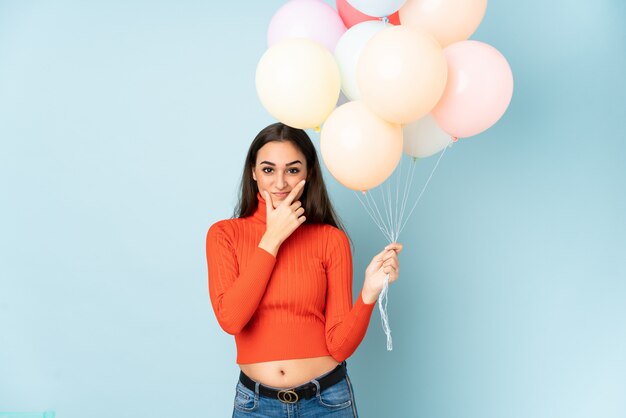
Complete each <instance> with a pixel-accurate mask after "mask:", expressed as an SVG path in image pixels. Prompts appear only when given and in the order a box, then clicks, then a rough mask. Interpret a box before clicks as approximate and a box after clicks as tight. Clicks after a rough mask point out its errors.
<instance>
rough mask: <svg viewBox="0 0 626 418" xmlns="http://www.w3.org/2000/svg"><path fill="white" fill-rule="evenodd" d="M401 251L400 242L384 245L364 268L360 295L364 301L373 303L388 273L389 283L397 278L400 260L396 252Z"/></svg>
mask: <svg viewBox="0 0 626 418" xmlns="http://www.w3.org/2000/svg"><path fill="white" fill-rule="evenodd" d="M400 251H402V244H399V243H396V242H394V243H392V244H389V245H387V246H386V247H385V249H384V250H383V251H381V252H380V253H378V254H376V255H375V256H374V258H372V261H371V262H370V264H369V266H367V269H365V281H364V282H363V290H362V291H361V297H362V298H363V302H365V303H374V302H376V299H378V295H380V292H381V291H382V290H383V286H384V284H385V277H386V276H387V274H389V283H390V284H391V283H393V282H395V281H396V280H397V279H398V274H399V273H400V262H399V261H398V254H399V253H400Z"/></svg>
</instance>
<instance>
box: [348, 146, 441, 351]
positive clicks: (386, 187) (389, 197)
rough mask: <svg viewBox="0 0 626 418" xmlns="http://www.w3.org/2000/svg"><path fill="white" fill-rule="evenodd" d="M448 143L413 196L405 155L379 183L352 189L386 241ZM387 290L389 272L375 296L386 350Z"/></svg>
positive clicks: (390, 346) (412, 204)
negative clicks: (379, 291)
mask: <svg viewBox="0 0 626 418" xmlns="http://www.w3.org/2000/svg"><path fill="white" fill-rule="evenodd" d="M450 145H452V142H450ZM450 145H448V147H449V146H450ZM448 147H445V148H444V149H443V150H442V151H441V152H440V153H439V158H438V159H437V162H436V163H435V165H434V166H433V169H432V170H431V172H430V175H429V176H428V178H427V180H426V182H425V183H424V185H423V186H422V189H421V191H420V193H419V194H418V195H417V197H415V195H414V194H412V190H413V187H412V186H413V179H414V177H415V167H416V165H417V160H418V159H417V158H416V157H405V156H403V157H402V158H401V159H400V163H399V164H398V167H396V169H395V171H394V172H393V174H392V175H391V176H390V177H389V178H388V179H387V180H385V182H384V183H382V184H381V185H380V186H377V187H376V188H374V189H372V190H369V191H366V192H359V191H355V192H354V193H355V196H356V197H357V199H358V200H359V202H361V204H362V205H363V207H364V208H365V210H366V211H367V213H368V214H369V216H370V217H371V218H372V220H373V221H374V223H375V224H376V226H377V227H378V229H380V232H381V233H382V234H383V235H384V236H385V238H386V239H387V240H388V241H389V243H393V242H397V241H398V237H399V236H400V233H401V232H402V230H403V229H404V227H405V226H406V224H407V222H408V220H409V218H410V217H411V214H412V213H413V211H414V210H415V208H416V207H417V204H418V203H419V201H420V199H421V198H422V195H423V194H424V192H425V191H426V188H427V187H428V183H430V179H431V178H432V177H433V174H434V173H435V170H437V166H439V162H440V161H441V158H442V157H443V155H444V154H445V152H446V149H447V148H448ZM405 158H410V159H411V162H410V165H409V167H408V168H406V169H404V171H403V168H402V160H403V159H405ZM388 293H389V274H387V276H386V277H385V282H384V285H383V290H382V291H381V293H380V295H379V296H378V309H379V311H380V319H381V323H382V326H383V331H384V332H385V335H386V336H387V351H391V350H393V340H392V338H391V328H390V327H389V315H388V314H387V303H388V301H389V298H388Z"/></svg>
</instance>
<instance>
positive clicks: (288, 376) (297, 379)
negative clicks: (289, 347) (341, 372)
mask: <svg viewBox="0 0 626 418" xmlns="http://www.w3.org/2000/svg"><path fill="white" fill-rule="evenodd" d="M338 364H339V363H338V362H337V360H335V359H334V358H332V357H331V356H324V357H313V358H304V359H293V360H277V361H267V362H263V363H251V364H240V365H239V367H240V368H241V371H243V372H244V373H245V374H246V375H248V376H249V377H250V378H252V379H253V380H256V381H257V382H260V383H262V384H264V385H267V386H273V387H276V388H291V387H295V386H299V385H301V384H303V383H306V382H308V381H310V380H312V379H315V378H316V377H318V376H321V375H323V374H324V373H327V372H329V371H331V370H332V369H334V368H335V367H337V365H338Z"/></svg>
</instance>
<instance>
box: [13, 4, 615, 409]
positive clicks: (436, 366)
mask: <svg viewBox="0 0 626 418" xmlns="http://www.w3.org/2000/svg"><path fill="white" fill-rule="evenodd" d="M216 3H218V2H207V1H185V2H175V1H165V0H162V1H139V0H135V1H121V0H118V1H112V2H99V3H96V2H90V3H88V2H79V1H71V0H60V1H56V2H44V1H29V0H25V1H24V0H22V1H18V0H1V1H0V215H1V216H0V235H1V239H0V411H7V410H13V411H37V410H39V411H43V410H45V409H54V410H56V411H57V416H58V417H59V418H83V417H87V416H88V417H91V418H104V417H110V416H116V417H144V416H145V417H147V416H152V417H171V416H174V417H198V418H200V417H208V416H215V417H222V416H229V415H230V411H231V402H232V398H233V395H234V390H233V387H234V384H235V381H236V377H237V366H236V365H235V347H234V342H233V341H232V337H230V336H228V335H226V334H224V333H223V332H222V331H221V330H220V328H219V326H218V325H217V323H216V320H215V318H214V316H213V313H212V310H211V306H210V302H209V299H208V295H207V284H206V266H205V259H204V238H205V232H206V230H207V229H208V227H209V226H210V225H211V224H212V223H213V222H215V221H216V220H218V219H222V218H225V217H228V216H229V215H230V213H231V212H232V207H233V205H234V202H235V190H236V186H237V183H238V178H239V175H240V169H241V164H242V161H243V156H244V153H245V150H246V149H247V144H248V143H249V141H250V139H251V138H252V137H253V136H254V135H255V134H256V132H257V131H258V130H259V129H260V128H261V127H263V126H265V125H266V124H268V123H271V122H272V119H271V117H270V116H269V115H268V114H267V113H266V112H265V110H264V109H263V108H262V107H261V105H260V103H259V101H258V99H257V97H256V93H255V86H254V72H255V68H256V63H257V61H258V59H259V58H260V56H261V55H262V53H263V52H264V50H265V31H266V28H267V24H268V23H269V20H270V18H271V16H272V14H273V13H274V11H275V10H276V9H277V8H278V7H279V6H280V5H281V4H282V1H279V0H271V1H270V0H264V1H263V2H246V3H243V2H226V1H224V2H221V3H222V4H221V5H219V6H217V5H216ZM625 19H626V7H625V6H624V3H623V2H621V1H618V0H597V1H595V2H577V1H575V2H572V1H565V0H557V1H552V2H542V1H538V0H532V1H530V2H510V1H506V2H505V1H496V0H493V1H491V2H490V4H489V6H488V10H487V14H486V16H485V18H484V20H483V23H482V24H481V26H480V28H479V30H478V32H477V33H476V34H475V35H474V37H473V38H474V39H479V40H482V41H485V42H487V43H490V44H492V45H494V46H495V47H496V48H498V49H499V50H500V51H501V52H502V53H503V54H504V55H505V56H506V57H507V59H508V60H509V62H510V64H511V67H512V69H513V73H514V76H515V81H516V85H515V92H514V96H513V101H512V103H511V105H510V107H509V109H508V111H507V113H506V114H505V116H504V117H503V118H502V120H500V122H498V123H497V124H496V125H495V126H494V127H493V128H491V129H490V130H488V131H487V132H485V133H484V134H481V135H479V136H477V137H475V138H470V139H467V140H462V141H460V142H459V143H457V144H456V145H455V146H453V147H452V148H450V149H449V150H448V151H447V153H446V155H445V156H444V158H443V159H442V160H441V164H440V166H439V168H438V170H437V172H436V173H435V176H434V178H433V180H432V182H431V184H430V186H429V188H428V190H427V191H426V193H425V195H424V197H423V198H422V201H421V202H420V205H419V206H418V208H417V210H416V211H415V213H414V215H413V218H412V219H411V221H410V222H409V224H408V226H407V228H406V229H405V231H404V232H403V235H402V236H401V241H403V242H404V244H405V246H406V250H405V252H404V253H403V254H402V257H401V260H402V275H401V278H400V280H399V281H398V282H397V283H396V284H395V285H394V286H393V287H392V289H391V292H390V305H389V314H390V319H391V327H392V330H393V335H394V350H393V351H392V352H386V351H385V343H384V334H383V333H382V330H381V327H380V319H379V317H378V314H377V313H376V312H375V313H374V316H373V318H372V323H371V325H370V330H369V333H368V335H367V337H366V338H365V340H364V342H363V344H362V345H361V347H360V348H359V350H358V351H357V353H356V354H355V355H354V356H353V357H352V359H351V360H350V362H349V368H350V372H351V375H352V378H353V381H354V383H355V386H356V396H357V401H358V406H359V411H360V414H361V416H362V417H363V418H368V417H369V418H375V417H414V416H415V417H426V418H459V417H463V418H488V417H493V418H502V417H507V418H517V417H519V418H528V417H533V418H553V417H568V418H577V417H590V418H591V417H594V418H596V417H603V418H618V417H620V418H621V417H624V416H626V397H625V396H624V394H625V393H626V378H625V376H626V355H625V354H626V303H624V301H625V300H626V284H625V279H626V194H625V190H626V187H625V183H626V165H625V164H624V162H623V152H622V151H623V142H624V140H625V137H624V128H625V127H626V126H625V125H626V104H625V103H626V101H625V99H624V97H625V96H626V83H625V81H624V74H626V29H624V28H625V26H624V24H623V22H624V20H625ZM311 135H312V137H313V138H314V140H315V141H316V142H317V141H318V138H319V136H318V134H316V133H314V132H311ZM433 163H434V160H433V159H427V160H425V161H424V162H423V163H422V162H421V163H420V170H419V173H418V175H419V176H421V177H419V178H418V184H421V183H420V182H421V181H423V179H424V176H425V175H427V174H428V172H429V171H430V168H431V167H432V164H433ZM419 179H421V180H419ZM328 182H329V185H330V189H331V194H332V197H333V199H334V201H335V202H336V204H337V206H338V208H339V211H340V214H341V216H342V217H343V219H344V220H345V221H346V223H347V226H348V229H349V233H350V235H351V237H352V239H353V241H354V243H355V278H356V279H355V293H356V292H357V291H358V289H359V282H360V280H361V277H362V274H363V270H364V267H365V265H366V264H367V262H368V260H369V259H370V257H371V256H372V255H373V254H374V253H376V252H377V251H378V250H379V248H380V247H381V246H383V245H384V244H385V242H384V239H383V237H382V235H380V233H379V232H378V230H377V229H376V228H375V227H374V226H373V224H372V222H371V221H370V219H369V218H368V217H367V215H366V214H365V212H364V210H363V208H362V207H361V206H360V204H359V203H358V201H357V200H356V199H355V198H354V196H353V193H352V192H350V191H348V190H346V189H344V188H343V187H342V186H340V185H338V183H337V182H336V181H335V180H334V179H332V178H330V177H328Z"/></svg>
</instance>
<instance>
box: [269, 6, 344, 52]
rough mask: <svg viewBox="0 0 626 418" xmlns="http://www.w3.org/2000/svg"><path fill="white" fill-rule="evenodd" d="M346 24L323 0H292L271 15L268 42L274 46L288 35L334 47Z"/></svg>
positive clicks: (330, 49)
mask: <svg viewBox="0 0 626 418" xmlns="http://www.w3.org/2000/svg"><path fill="white" fill-rule="evenodd" d="M345 31H346V27H345V25H344V24H343V21H342V20H341V17H339V14H337V12H336V11H335V9H333V8H332V6H330V5H328V4H326V3H324V2H323V1H322V0H291V1H289V2H287V3H286V4H285V5H284V6H282V7H281V8H280V9H278V11H277V12H276V13H275V14H274V16H273V17H272V20H271V21H270V25H269V28H268V30H267V44H268V46H270V47H271V46H273V45H275V44H276V43H278V42H280V41H282V40H283V39H287V38H307V39H311V40H313V41H317V42H319V43H321V44H322V45H324V46H325V47H326V48H328V50H329V51H330V52H333V51H334V50H335V45H336V44H337V41H339V38H340V37H341V35H343V33H344V32H345Z"/></svg>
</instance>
